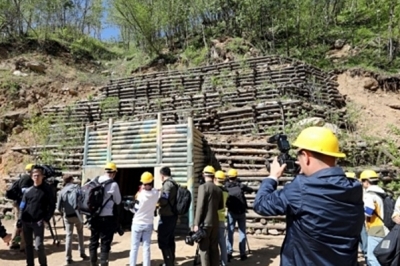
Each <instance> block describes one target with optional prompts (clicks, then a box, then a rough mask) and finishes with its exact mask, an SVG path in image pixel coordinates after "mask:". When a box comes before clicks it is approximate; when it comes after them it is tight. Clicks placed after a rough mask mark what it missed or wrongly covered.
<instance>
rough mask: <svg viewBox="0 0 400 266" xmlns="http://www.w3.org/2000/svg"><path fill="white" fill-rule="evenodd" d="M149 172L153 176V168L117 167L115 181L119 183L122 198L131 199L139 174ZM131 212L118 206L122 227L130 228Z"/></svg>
mask: <svg viewBox="0 0 400 266" xmlns="http://www.w3.org/2000/svg"><path fill="white" fill-rule="evenodd" d="M146 171H148V172H150V173H152V174H153V176H154V168H119V169H118V174H117V176H116V181H117V182H118V184H119V189H120V191H121V195H122V200H123V201H124V200H126V199H132V198H133V197H134V196H135V195H136V193H137V192H138V190H139V186H140V185H141V183H140V176H141V175H142V174H143V172H146ZM132 218H133V214H132V213H131V212H130V211H127V210H125V209H124V206H123V204H121V205H120V206H119V221H120V223H121V225H122V227H123V228H124V229H129V230H130V228H131V224H132Z"/></svg>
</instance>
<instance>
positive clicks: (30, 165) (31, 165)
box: [25, 163, 33, 171]
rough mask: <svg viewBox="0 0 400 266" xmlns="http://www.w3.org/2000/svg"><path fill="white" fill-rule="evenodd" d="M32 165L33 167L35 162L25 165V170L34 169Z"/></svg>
mask: <svg viewBox="0 0 400 266" xmlns="http://www.w3.org/2000/svg"><path fill="white" fill-rule="evenodd" d="M32 167H33V163H30V164H27V165H26V166H25V170H26V171H32Z"/></svg>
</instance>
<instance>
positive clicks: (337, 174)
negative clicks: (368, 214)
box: [254, 127, 364, 266]
mask: <svg viewBox="0 0 400 266" xmlns="http://www.w3.org/2000/svg"><path fill="white" fill-rule="evenodd" d="M293 146H294V147H297V163H298V164H299V166H300V168H301V170H300V174H299V175H297V176H296V177H295V178H294V179H293V181H292V182H291V183H289V184H287V185H285V186H284V187H283V189H281V190H276V188H277V185H278V180H279V178H280V177H281V176H282V175H283V173H284V170H285V167H286V164H284V163H283V164H282V165H280V164H279V162H278V158H277V157H276V158H274V160H273V162H272V164H271V166H270V176H269V177H267V178H266V179H264V180H263V181H262V183H261V185H260V188H259V190H258V192H257V195H256V198H255V200H254V211H255V212H256V213H258V214H260V215H263V216H275V215H286V235H285V240H284V242H283V245H282V248H281V249H282V250H281V262H280V265H285V266H291V265H296V266H303V265H304V266H308V265H324V266H330V265H331V266H334V265H358V262H357V255H358V241H359V236H360V232H361V228H362V225H363V223H364V209H363V207H364V204H363V192H362V187H361V184H360V183H359V182H358V181H357V180H355V179H350V178H346V175H345V173H344V172H343V169H342V168H340V167H337V166H336V160H337V158H344V157H345V156H346V155H345V154H344V153H342V152H340V150H339V140H338V139H337V137H336V136H335V134H334V133H333V132H332V131H331V130H330V129H328V128H324V127H308V128H306V129H304V130H303V131H302V132H301V133H300V134H299V135H298V137H297V139H296V141H295V142H294V143H293Z"/></svg>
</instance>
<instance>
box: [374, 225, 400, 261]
mask: <svg viewBox="0 0 400 266" xmlns="http://www.w3.org/2000/svg"><path fill="white" fill-rule="evenodd" d="M399 239H400V225H396V226H395V227H394V228H393V229H392V230H391V231H390V232H389V234H387V236H385V237H384V238H383V239H382V241H381V242H379V244H378V245H377V246H376V247H375V249H374V255H375V257H376V259H377V260H378V261H379V263H380V265H382V266H386V265H388V266H390V265H399V262H400V258H399V256H400V246H399V244H400V243H399V241H400V240H399Z"/></svg>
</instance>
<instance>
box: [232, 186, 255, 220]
mask: <svg viewBox="0 0 400 266" xmlns="http://www.w3.org/2000/svg"><path fill="white" fill-rule="evenodd" d="M225 188H226V190H227V191H228V194H229V196H228V199H227V201H226V207H227V209H228V212H230V213H233V214H244V213H246V212H247V201H246V196H245V195H244V193H252V192H254V190H253V189H252V188H250V187H248V186H246V185H245V184H243V183H241V182H238V181H229V182H226V183H225Z"/></svg>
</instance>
